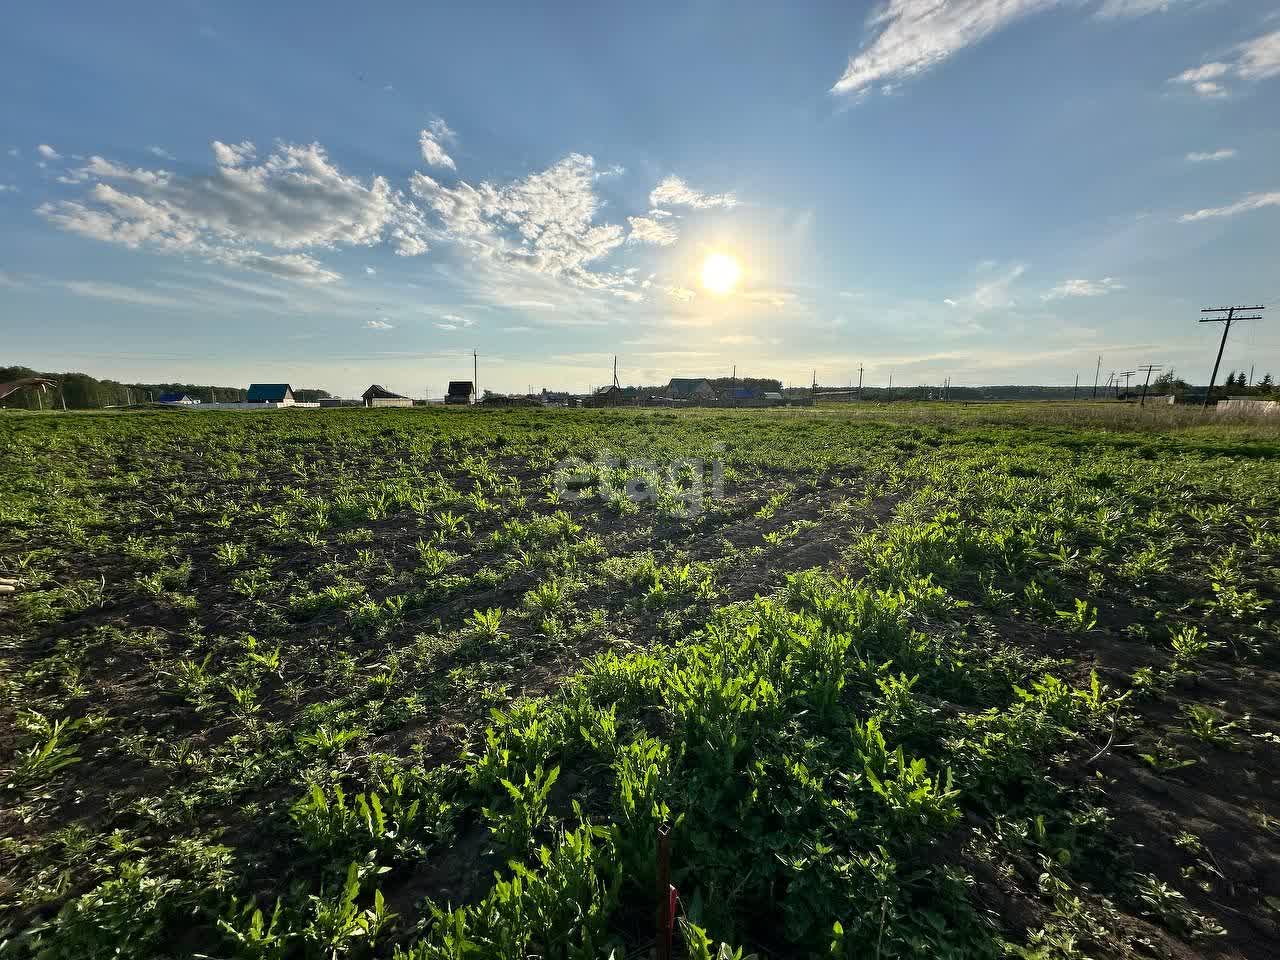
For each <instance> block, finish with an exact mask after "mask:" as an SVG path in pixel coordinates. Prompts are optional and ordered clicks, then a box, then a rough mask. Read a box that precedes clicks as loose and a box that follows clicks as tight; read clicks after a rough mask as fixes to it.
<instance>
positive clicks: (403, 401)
mask: <svg viewBox="0 0 1280 960" xmlns="http://www.w3.org/2000/svg"><path fill="white" fill-rule="evenodd" d="M361 396H362V398H363V399H364V405H365V406H366V407H412V406H413V400H412V399H410V398H409V397H402V396H401V395H400V394H398V393H392V392H391V391H390V390H388V389H387V388H386V387H384V386H383V385H382V384H380V383H375V384H373V386H371V387H369V389H368V390H366V391H365V392H364V393H363V394H361Z"/></svg>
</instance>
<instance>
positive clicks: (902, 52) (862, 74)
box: [831, 0, 1056, 95]
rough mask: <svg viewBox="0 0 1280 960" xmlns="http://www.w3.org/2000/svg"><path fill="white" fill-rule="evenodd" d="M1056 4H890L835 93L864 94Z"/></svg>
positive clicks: (903, 0) (955, 0)
mask: <svg viewBox="0 0 1280 960" xmlns="http://www.w3.org/2000/svg"><path fill="white" fill-rule="evenodd" d="M1055 3H1056V0H952V2H948V3H939V2H937V0H889V3H888V5H887V6H885V7H881V8H880V9H879V10H878V11H877V12H876V13H874V14H872V16H871V18H870V20H869V22H868V27H869V28H870V29H871V30H873V31H876V36H875V39H874V40H872V41H871V43H870V45H869V46H867V48H866V49H864V50H863V51H862V52H861V53H858V54H856V55H855V56H853V57H851V58H850V60H849V65H848V66H847V67H846V68H845V71H844V73H843V74H841V76H840V79H839V80H837V81H836V82H835V85H834V86H833V87H832V88H831V92H832V93H834V94H846V95H848V94H864V93H866V92H867V91H869V90H870V88H871V87H873V86H875V85H876V84H880V83H885V82H890V81H900V80H904V79H907V78H909V77H913V76H916V75H917V74H920V73H923V72H924V71H926V70H928V69H930V68H931V67H934V66H936V65H937V64H939V63H941V62H942V61H943V60H946V59H947V58H948V57H950V56H951V55H952V54H954V53H956V52H957V51H959V50H963V49H964V48H965V47H968V46H971V45H973V44H975V43H978V42H980V41H982V40H983V39H985V38H986V37H988V36H990V35H991V34H992V33H995V32H996V31H997V30H1000V29H1002V28H1003V27H1006V26H1008V25H1009V24H1010V23H1013V22H1014V21H1015V20H1018V19H1021V18H1022V17H1025V16H1027V15H1029V14H1032V13H1037V12H1039V11H1041V10H1047V9H1049V8H1050V7H1052V6H1054V5H1055Z"/></svg>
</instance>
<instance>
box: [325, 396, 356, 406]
mask: <svg viewBox="0 0 1280 960" xmlns="http://www.w3.org/2000/svg"><path fill="white" fill-rule="evenodd" d="M317 402H318V403H319V404H320V406H322V407H359V406H361V405H362V402H361V401H360V400H348V399H347V398H345V397H321V398H320V399H319V400H318V401H317Z"/></svg>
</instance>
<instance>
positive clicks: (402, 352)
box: [0, 0, 1280, 396]
mask: <svg viewBox="0 0 1280 960" xmlns="http://www.w3.org/2000/svg"><path fill="white" fill-rule="evenodd" d="M450 7H452V9H450ZM130 10H131V12H132V15H131V16H127V17H126V16H124V15H123V14H121V13H120V12H119V8H115V7H111V6H110V5H106V6H104V5H102V4H92V5H91V4H78V3H73V4H59V5H50V4H43V5H37V4H25V5H20V6H16V7H14V8H12V9H11V10H10V11H9V12H8V14H7V16H6V21H7V23H6V30H5V31H4V34H3V36H2V37H0V82H2V83H3V89H4V91H5V97H4V112H3V118H4V119H3V124H0V330H3V344H4V348H5V349H4V356H3V358H0V362H20V363H25V364H29V365H32V366H35V367H38V368H42V369H50V370H64V369H79V370H84V371H86V372H90V373H94V374H97V375H100V376H114V377H118V378H127V379H137V380H185V381H190V382H215V383H220V384H243V383H247V382H249V381H252V380H265V381H279V380H288V381H290V382H292V383H294V384H295V385H299V384H305V385H309V386H322V387H325V388H327V389H329V390H331V391H334V392H336V393H341V394H349V395H350V394H357V393H359V392H360V391H361V390H363V389H364V387H365V386H367V385H368V384H369V383H370V382H375V381H376V382H380V383H383V384H385V385H386V386H388V387H391V388H392V389H397V390H400V391H401V392H404V393H410V394H413V395H416V396H420V395H422V394H423V393H425V392H427V391H430V392H431V393H432V394H434V395H439V393H440V392H441V391H442V389H443V387H444V383H445V381H446V380H448V379H450V378H457V377H461V376H463V375H467V374H469V373H470V367H471V357H470V353H471V350H472V349H473V348H474V349H476V350H478V351H479V353H480V355H481V360H480V364H481V376H480V382H481V386H482V387H488V388H492V389H500V390H517V389H519V390H523V389H525V388H526V387H527V386H529V385H532V386H533V387H534V388H535V389H536V388H538V387H542V386H547V387H562V388H571V389H586V388H587V387H589V386H591V385H595V384H601V383H604V382H608V379H609V375H610V373H609V371H610V366H611V363H612V357H613V355H614V354H617V355H618V356H619V372H620V375H621V377H622V379H623V381H624V382H632V383H652V382H660V381H665V380H666V379H667V378H669V377H671V376H680V375H683V376H689V375H712V376H714V375H727V374H728V373H729V372H730V370H731V368H732V366H733V365H734V364H736V365H737V368H738V372H739V374H741V375H760V376H776V377H779V378H780V379H782V380H784V381H789V382H794V383H797V384H799V383H805V382H807V381H808V379H809V376H810V371H812V370H813V369H814V368H816V369H817V371H818V378H819V380H820V381H822V382H824V383H837V382H845V381H848V380H849V379H851V378H853V379H856V377H857V375H858V368H859V366H862V367H864V368H865V377H866V382H867V383H873V384H875V383H884V382H885V381H886V380H887V379H888V377H889V375H890V374H891V373H892V375H893V377H894V382H895V383H929V382H939V381H940V380H941V379H942V378H944V377H947V376H949V377H951V378H952V381H953V382H954V383H957V384H981V383H1011V382H1023V383H1027V382H1033V383H1070V382H1071V381H1072V378H1073V377H1074V376H1075V375H1076V373H1077V372H1078V373H1079V374H1080V376H1081V380H1082V381H1084V382H1086V383H1090V384H1091V383H1092V378H1093V372H1094V365H1095V360H1096V357H1097V355H1098V354H1102V357H1103V360H1102V369H1103V376H1104V378H1105V376H1106V374H1107V373H1108V372H1109V371H1110V370H1113V369H1131V368H1134V367H1136V366H1137V365H1138V364H1140V363H1161V364H1164V365H1165V366H1166V367H1168V366H1173V367H1175V368H1176V369H1177V370H1178V371H1179V373H1180V374H1183V375H1186V376H1188V377H1189V378H1190V379H1192V380H1195V381H1197V382H1204V381H1205V380H1206V379H1207V374H1208V366H1209V364H1210V363H1211V361H1212V350H1213V348H1214V346H1215V344H1216V335H1217V333H1218V331H1219V328H1218V327H1217V326H1216V325H1210V324H1198V323H1197V322H1196V320H1197V318H1198V311H1199V309H1200V307H1202V306H1208V305H1217V304H1220V303H1249V304H1254V303H1263V304H1272V303H1276V302H1280V256H1278V254H1280V243H1278V242H1277V241H1278V240H1280V168H1278V165H1277V157H1278V156H1280V149H1278V148H1280V10H1278V9H1277V8H1276V7H1274V6H1271V5H1266V4H1259V3H1247V2H1205V3H1200V2H1194V0H1191V2H1178V0H1170V2H1168V3H1158V2H1154V0H1101V2H1099V0H1091V2H1070V3H1067V2H1054V0H951V2H949V3H946V4H943V5H938V4H937V3H936V2H935V0H892V2H891V3H890V4H888V5H887V6H873V5H866V4H823V3H813V4H803V5H795V4H741V3H730V2H695V3H673V4H664V3H649V4H632V5H627V6H626V7H623V6H622V5H617V4H595V3H581V4H568V3H564V4H556V5H542V4H529V3H519V4H516V3H512V4H509V5H508V4H486V3H468V4H455V5H431V6H428V5H425V4H370V5H366V6H365V7H360V8H356V7H352V6H350V5H347V4H342V5H339V4H332V3H323V2H322V3H308V4H305V5H304V4H296V3H279V4H249V3H230V2H228V3H216V4H215V3H212V2H206V3H196V2H171V3H166V4H154V5H143V4H137V5H132V6H131V7H130ZM714 254H722V255H727V256H730V257H733V258H734V259H735V260H736V261H737V263H738V264H739V265H740V267H741V277H740V279H739V281H738V282H737V284H736V285H735V286H734V287H733V288H732V289H731V290H728V291H727V292H717V291H715V290H712V289H709V288H708V287H707V286H706V285H705V284H704V283H703V277H702V270H703V265H704V263H705V262H706V260H707V258H708V257H709V256H712V255H714ZM1277 326H1280V310H1277V311H1276V316H1275V317H1274V318H1270V319H1269V320H1265V321H1263V322H1261V323H1255V324H1244V325H1241V326H1240V327H1238V328H1237V330H1238V332H1237V331H1235V330H1233V336H1232V342H1231V343H1230V344H1229V346H1228V351H1227V356H1226V358H1225V359H1224V367H1225V368H1236V367H1244V368H1247V367H1248V366H1249V365H1250V364H1256V366H1257V369H1258V375H1259V376H1260V375H1261V373H1262V372H1263V371H1264V370H1271V371H1272V372H1274V373H1276V374H1278V375H1280V333H1277V331H1276V328H1277Z"/></svg>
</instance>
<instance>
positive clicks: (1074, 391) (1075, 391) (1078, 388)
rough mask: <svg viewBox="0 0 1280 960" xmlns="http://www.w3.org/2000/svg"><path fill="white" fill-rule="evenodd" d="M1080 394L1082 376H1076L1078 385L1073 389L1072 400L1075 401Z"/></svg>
mask: <svg viewBox="0 0 1280 960" xmlns="http://www.w3.org/2000/svg"><path fill="white" fill-rule="evenodd" d="M1079 393H1080V374H1078V373H1077V374H1076V385H1075V386H1074V387H1072V388H1071V399H1072V400H1073V401H1074V400H1075V399H1076V398H1077V396H1078V395H1079Z"/></svg>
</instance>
